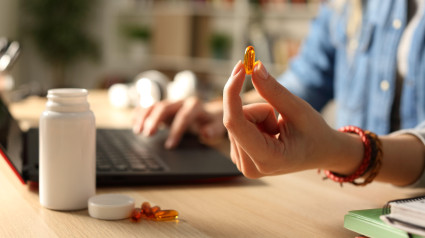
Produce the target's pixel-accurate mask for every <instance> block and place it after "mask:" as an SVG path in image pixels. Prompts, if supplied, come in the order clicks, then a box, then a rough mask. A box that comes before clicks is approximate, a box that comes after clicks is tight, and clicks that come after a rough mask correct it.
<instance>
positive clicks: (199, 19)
mask: <svg viewBox="0 0 425 238" xmlns="http://www.w3.org/2000/svg"><path fill="white" fill-rule="evenodd" d="M318 4H319V1H318V0H309V1H307V0H292V1H283V0H281V1H279V0H269V1H267V0H257V1H255V0H186V1H176V0H159V1H153V0H148V1H142V0H133V1H128V4H126V5H125V6H124V7H123V8H122V9H119V10H118V12H119V13H118V14H117V21H116V22H117V24H116V25H117V27H118V28H120V29H122V28H125V27H126V26H132V27H135V26H136V28H137V26H138V27H139V28H140V29H144V30H146V31H148V34H147V35H149V37H148V38H146V39H145V40H144V41H143V42H142V43H141V42H137V41H136V43H134V42H135V41H134V39H130V38H129V37H128V36H129V35H128V34H127V35H125V34H121V35H119V36H118V40H116V42H117V44H118V46H117V49H119V51H120V52H121V57H123V59H122V62H123V63H124V64H135V65H137V66H136V67H139V68H140V71H143V70H148V69H157V70H160V71H164V72H169V73H170V75H172V74H173V73H175V72H178V71H181V70H186V69H189V70H192V71H194V72H195V73H197V74H199V75H202V76H203V77H202V78H201V80H204V81H206V82H209V83H210V84H212V85H213V86H216V88H217V89H219V91H221V88H222V86H223V85H224V83H225V81H226V80H227V78H228V74H229V73H230V72H231V70H232V68H233V66H234V64H235V63H236V61H237V60H240V59H242V57H243V53H244V49H245V47H246V46H247V45H250V44H252V45H254V46H255V47H256V52H257V56H258V57H257V58H258V59H261V60H262V61H263V62H264V63H265V64H266V66H267V67H268V68H269V70H270V71H271V73H272V74H274V75H276V76H277V75H278V74H280V73H282V72H283V71H284V70H285V68H286V66H287V63H288V61H289V59H290V58H291V57H292V56H293V55H295V54H296V52H297V51H298V47H299V45H300V42H301V41H302V39H303V38H304V36H305V35H306V34H307V31H308V27H309V22H310V20H311V19H312V18H313V17H314V16H315V15H316V12H317V9H318ZM118 32H121V31H118ZM141 44H143V45H144V46H143V47H137V45H141ZM130 45H133V46H131V47H130ZM138 48H139V50H137V49H138ZM140 49H143V50H140ZM122 52H124V53H122ZM128 58H131V60H128ZM126 59H127V60H126Z"/></svg>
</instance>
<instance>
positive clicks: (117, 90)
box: [108, 70, 198, 107]
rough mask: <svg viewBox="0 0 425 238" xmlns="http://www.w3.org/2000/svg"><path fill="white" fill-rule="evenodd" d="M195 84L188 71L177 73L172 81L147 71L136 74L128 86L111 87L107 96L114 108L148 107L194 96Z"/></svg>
mask: <svg viewBox="0 0 425 238" xmlns="http://www.w3.org/2000/svg"><path fill="white" fill-rule="evenodd" d="M197 84H198V83H197V78H196V75H195V74H194V73H193V72H192V71H190V70H185V71H181V72H178V73H177V74H176V75H175V76H174V79H173V81H171V80H170V79H169V78H168V77H167V76H166V75H165V74H163V73H161V72H159V71H157V70H149V71H145V72H142V73H140V74H138V75H137V76H136V77H135V79H134V83H132V84H130V85H128V84H114V85H112V86H111V87H110V88H109V90H108V96H109V101H110V103H111V104H112V105H113V106H116V107H129V106H133V107H134V106H142V107H149V106H151V105H153V104H154V103H156V102H159V101H161V100H164V99H168V100H171V101H177V100H181V99H185V98H188V97H190V96H193V95H196V91H197V86H198V85H197Z"/></svg>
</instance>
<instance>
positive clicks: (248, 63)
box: [243, 46, 255, 74]
mask: <svg viewBox="0 0 425 238" xmlns="http://www.w3.org/2000/svg"><path fill="white" fill-rule="evenodd" d="M243 64H244V67H245V73H246V74H252V72H253V71H254V66H255V50H254V47H253V46H248V47H246V49H245V57H244V61H243Z"/></svg>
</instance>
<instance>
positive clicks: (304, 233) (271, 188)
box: [0, 91, 424, 238]
mask: <svg viewBox="0 0 425 238" xmlns="http://www.w3.org/2000/svg"><path fill="white" fill-rule="evenodd" d="M89 101H90V104H91V107H92V110H93V111H94V113H95V115H96V119H97V123H98V125H99V126H119V127H126V126H130V122H131V118H130V115H131V111H130V110H121V109H115V108H111V107H110V106H109V104H108V101H107V98H106V94H105V93H104V92H98V91H94V92H91V93H90V96H89ZM43 110H44V100H43V99H39V98H30V99H28V100H25V101H23V102H20V103H16V104H13V105H12V112H13V114H14V115H15V116H16V117H17V118H20V119H21V120H23V122H24V123H23V124H33V125H34V124H37V123H38V122H37V121H38V117H39V115H40V113H41V111H43ZM321 178H322V176H319V175H317V172H316V171H305V172H301V173H295V174H289V175H283V176H275V177H267V178H262V179H258V180H250V179H246V178H244V177H241V178H238V179H236V180H234V181H231V182H228V183H219V184H196V185H173V186H140V187H119V188H99V189H97V193H98V194H101V193H121V194H127V195H129V196H131V197H133V198H134V199H135V201H136V203H137V204H141V203H142V202H143V201H149V202H151V204H157V205H159V206H161V207H162V208H170V209H176V210H178V211H179V213H180V220H179V221H178V222H154V221H144V220H142V221H141V222H139V223H133V222H130V221H129V220H121V221H103V220H97V219H93V218H91V217H90V216H89V215H88V212H87V210H82V211H75V212H58V211H52V210H48V209H46V208H43V207H41V206H40V203H39V200H38V192H37V190H36V189H33V188H31V187H30V186H25V185H22V184H21V183H20V182H19V180H18V179H17V178H16V177H15V175H14V174H13V172H12V171H11V170H10V169H9V167H8V166H7V164H6V163H5V162H4V161H3V160H2V159H0V222H1V223H0V237H339V238H341V237H354V236H355V234H354V233H353V232H350V231H348V230H346V229H345V228H344V227H343V218H344V215H345V214H346V213H347V212H348V211H349V210H355V209H366V208H376V207H381V206H382V205H383V204H384V203H385V202H386V201H387V200H390V199H395V198H402V197H408V196H413V195H416V194H417V193H419V192H421V193H423V192H424V190H413V189H400V188H396V187H393V186H390V185H385V184H379V183H375V184H372V185H369V186H367V187H365V188H360V187H354V186H351V185H345V186H344V187H343V188H341V187H340V186H339V185H338V184H336V183H334V182H331V181H322V179H321Z"/></svg>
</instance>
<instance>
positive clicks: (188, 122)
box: [133, 97, 225, 149]
mask: <svg viewBox="0 0 425 238" xmlns="http://www.w3.org/2000/svg"><path fill="white" fill-rule="evenodd" d="M216 104H217V102H211V103H209V104H203V103H202V102H201V100H199V99H198V98H197V97H191V98H188V99H185V100H179V101H175V102H171V101H168V100H163V101H161V102H159V103H156V104H154V105H152V106H150V107H148V108H137V109H136V113H135V118H134V125H133V131H134V132H135V133H143V134H144V135H146V136H151V135H153V134H155V132H156V131H157V130H158V127H159V126H160V125H161V124H163V123H165V124H167V125H169V126H170V133H169V136H168V138H167V140H166V141H165V147H166V148H168V149H171V148H174V147H175V146H177V145H178V144H179V142H180V140H181V138H182V136H183V134H184V133H185V132H186V131H187V130H191V131H192V132H195V133H198V134H199V136H200V138H201V140H204V141H212V140H215V139H217V138H221V137H223V135H224V134H225V128H224V126H223V120H222V115H223V114H222V105H221V102H220V103H219V107H218V108H217V105H216Z"/></svg>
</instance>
